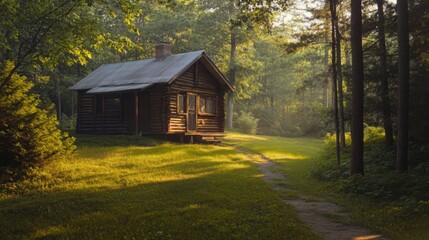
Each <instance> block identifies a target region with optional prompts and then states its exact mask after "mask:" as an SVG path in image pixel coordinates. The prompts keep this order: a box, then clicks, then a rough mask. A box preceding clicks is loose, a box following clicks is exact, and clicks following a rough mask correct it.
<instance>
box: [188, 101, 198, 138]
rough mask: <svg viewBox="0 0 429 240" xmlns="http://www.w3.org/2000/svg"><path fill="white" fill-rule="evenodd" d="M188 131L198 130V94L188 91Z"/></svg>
mask: <svg viewBox="0 0 429 240" xmlns="http://www.w3.org/2000/svg"><path fill="white" fill-rule="evenodd" d="M187 126H188V131H196V130H197V95H195V94H191V93H188V124H187Z"/></svg>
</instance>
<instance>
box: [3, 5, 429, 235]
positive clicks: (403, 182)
mask: <svg viewBox="0 0 429 240" xmlns="http://www.w3.org/2000/svg"><path fill="white" fill-rule="evenodd" d="M0 9H2V11H1V12H0V33H1V34H0V188H1V189H0V193H1V194H6V195H7V194H9V193H10V192H11V191H12V192H13V191H15V190H13V189H15V188H16V186H17V185H16V184H17V182H18V183H19V182H20V181H21V182H22V181H27V180H28V179H31V178H33V177H34V174H35V172H36V173H37V171H38V170H37V169H43V168H44V167H45V166H49V165H50V164H51V163H52V162H55V161H60V159H67V158H68V157H70V156H73V154H75V153H74V152H76V150H77V149H79V148H80V146H81V145H80V144H81V143H80V141H79V135H78V134H75V128H76V118H77V105H78V100H77V99H78V98H77V93H76V92H74V91H71V90H70V89H69V88H70V87H71V86H73V85H74V84H75V83H77V82H78V81H80V80H81V79H83V78H84V77H85V76H87V75H88V74H89V73H91V72H92V71H94V70H95V69H96V68H97V67H99V66H100V65H102V64H106V63H117V62H125V61H132V60H139V59H146V58H152V57H153V56H154V55H155V45H156V44H158V43H168V44H170V45H171V46H172V51H173V54H176V53H177V54H178V53H184V52H190V51H196V50H204V51H205V53H206V54H207V55H208V56H210V58H211V59H212V60H213V61H214V62H215V63H216V65H217V66H218V67H219V68H220V70H221V71H222V72H223V73H224V74H225V76H226V77H227V78H228V80H229V81H230V83H231V84H232V85H233V86H234V89H235V91H234V92H231V93H229V94H227V95H225V113H226V119H225V127H226V129H227V132H231V133H234V134H235V133H236V132H240V133H242V134H251V135H264V136H276V137H285V138H297V139H298V138H299V139H301V138H309V139H310V138H311V139H314V138H317V139H323V141H324V144H323V147H321V148H320V149H319V150H320V154H319V156H318V157H317V158H318V161H317V162H316V163H315V164H314V165H312V166H311V167H309V169H308V175H309V177H311V179H313V180H315V181H319V182H323V183H326V184H333V185H335V189H334V190H332V191H333V192H336V193H337V194H340V196H359V197H363V198H365V199H369V201H373V202H380V204H381V203H383V204H386V205H388V206H389V209H395V208H399V209H400V210H397V209H396V210H397V212H396V213H395V214H396V215H395V216H400V217H404V218H407V217H410V216H418V217H423V218H425V219H426V220H425V221H427V216H429V190H428V189H429V177H428V176H429V174H428V173H429V108H428V107H427V106H426V104H428V103H429V94H428V93H429V79H428V76H429V72H428V71H429V25H428V23H429V2H428V1H424V0H398V1H393V0H352V1H342V0H305V1H298V0H216V1H211V0H112V1H109V0H67V1H65V0H40V1H28V0H2V1H0ZM139 141H141V140H139ZM227 142H228V141H227ZM237 144H238V143H237ZM396 210H395V211H396ZM392 211H393V210H392ZM380 228H381V227H380ZM0 236H2V235H1V234H0ZM309 239H312V238H309ZM398 239H400V238H398Z"/></svg>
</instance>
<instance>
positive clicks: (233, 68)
mask: <svg viewBox="0 0 429 240" xmlns="http://www.w3.org/2000/svg"><path fill="white" fill-rule="evenodd" d="M230 44H231V52H230V58H229V59H230V60H229V81H230V82H231V84H232V85H234V84H235V72H236V66H235V54H236V51H237V33H236V31H235V27H233V26H232V27H231V43H230ZM233 114H234V92H232V91H230V92H229V93H228V112H227V119H226V127H227V128H229V129H232V128H233V125H232V123H233Z"/></svg>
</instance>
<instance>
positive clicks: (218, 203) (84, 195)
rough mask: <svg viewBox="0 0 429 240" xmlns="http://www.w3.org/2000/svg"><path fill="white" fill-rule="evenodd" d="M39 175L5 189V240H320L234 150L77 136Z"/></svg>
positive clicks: (1, 225)
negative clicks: (73, 148) (64, 155)
mask: <svg viewBox="0 0 429 240" xmlns="http://www.w3.org/2000/svg"><path fill="white" fill-rule="evenodd" d="M316 145H317V144H316V142H315V147H316ZM304 150H305V149H304V148H303V151H304ZM268 156H270V155H268ZM32 176H33V177H31V178H28V179H27V180H23V181H20V182H17V183H9V184H6V185H0V187H1V189H0V193H1V195H0V216H1V218H0V239H318V238H319V236H318V235H316V234H314V233H312V231H311V230H310V228H309V227H308V226H306V225H304V224H303V223H302V222H301V221H300V220H299V219H298V217H297V214H296V212H295V211H294V210H293V208H291V207H290V206H288V205H286V204H284V203H283V202H282V200H281V197H280V196H279V195H278V194H277V193H276V192H274V191H273V190H272V189H271V188H270V187H269V186H268V185H267V184H266V183H265V182H264V181H263V180H262V178H261V174H260V173H259V172H258V170H257V168H256V167H255V165H254V164H253V163H251V162H249V161H248V159H247V158H246V156H245V155H243V154H241V153H238V152H236V151H235V150H234V149H233V148H232V147H220V146H209V145H180V144H172V143H165V142H160V141H154V140H151V139H146V138H138V137H127V136H96V137H94V136H78V150H77V152H76V153H75V154H74V155H73V156H72V157H70V158H68V159H64V160H61V161H57V162H54V163H52V164H50V165H48V166H46V167H45V168H43V169H39V170H35V171H34V172H33V173H32Z"/></svg>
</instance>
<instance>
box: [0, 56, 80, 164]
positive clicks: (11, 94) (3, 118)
mask: <svg viewBox="0 0 429 240" xmlns="http://www.w3.org/2000/svg"><path fill="white" fill-rule="evenodd" d="M4 65H5V68H4V69H2V70H1V77H6V76H8V75H9V73H10V72H11V71H12V69H13V68H14V65H13V63H12V62H6V63H5V64H4ZM32 87H33V84H32V83H30V82H28V81H27V79H26V77H23V76H19V75H18V74H16V73H14V74H12V75H10V83H9V84H7V85H6V86H5V87H4V89H3V94H1V95H0V102H1V103H2V104H1V105H0V145H1V146H2V147H1V148H0V167H6V168H10V167H12V168H26V167H30V166H35V165H39V164H41V163H45V162H47V161H50V160H52V159H56V158H59V157H64V156H66V155H67V154H68V153H70V152H71V151H72V150H73V149H74V145H73V142H74V139H73V138H69V137H68V135H67V134H65V133H61V131H60V130H58V128H57V124H58V122H57V121H56V118H55V114H52V113H50V111H49V110H51V108H52V107H49V108H48V109H49V110H44V109H41V108H40V107H39V105H41V101H40V99H39V97H38V96H37V95H36V94H32V93H30V90H31V88H32Z"/></svg>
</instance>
